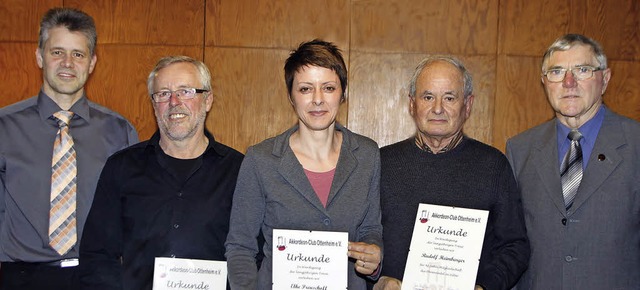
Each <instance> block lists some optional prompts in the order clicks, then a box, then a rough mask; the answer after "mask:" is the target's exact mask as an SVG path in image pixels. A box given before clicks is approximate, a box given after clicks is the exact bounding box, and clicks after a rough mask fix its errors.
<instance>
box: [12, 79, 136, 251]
mask: <svg viewBox="0 0 640 290" xmlns="http://www.w3.org/2000/svg"><path fill="white" fill-rule="evenodd" d="M60 110H61V109H60V107H59V106H58V105H57V104H56V103H55V102H54V101H53V100H52V99H51V98H49V97H48V96H47V95H45V94H44V92H42V91H41V92H40V93H39V95H38V96H36V97H32V98H29V99H27V100H24V101H21V102H18V103H15V104H13V105H9V106H7V107H4V108H2V109H0V261H1V262H12V261H14V262H15V261H24V262H48V261H55V260H60V259H64V258H77V257H78V249H79V247H78V244H76V245H75V246H74V247H73V248H72V249H71V250H70V251H69V252H68V253H66V254H65V255H64V256H60V255H59V254H58V253H57V252H56V251H55V250H53V249H52V248H51V247H50V246H49V236H48V231H49V208H50V205H49V198H50V194H51V193H50V191H51V157H52V154H53V141H54V139H55V136H56V133H57V131H58V125H57V123H56V122H55V121H54V120H53V119H52V118H51V116H52V115H53V113H55V112H57V111H60ZM70 111H72V112H74V116H73V119H71V122H70V124H69V134H70V135H71V137H73V139H74V143H75V144H74V148H75V150H76V155H77V168H78V176H77V178H78V179H77V204H76V206H77V209H76V218H77V220H76V222H77V226H78V238H80V237H81V235H82V226H83V225H84V223H85V220H86V217H87V214H88V213H89V208H90V207H91V202H92V200H93V194H94V192H95V189H96V183H97V182H98V176H99V175H100V170H102V166H103V165H104V163H105V162H106V160H107V158H108V157H109V156H110V155H111V154H113V153H114V152H116V151H118V150H120V149H122V148H125V147H127V146H129V145H132V144H135V143H137V142H138V135H137V133H136V131H135V129H134V128H133V126H132V125H131V123H129V122H128V121H127V120H126V119H124V118H123V117H122V116H120V115H118V114H117V113H115V112H113V111H111V110H109V109H107V108H104V107H102V106H100V105H97V104H95V103H93V102H90V101H89V100H87V98H86V97H82V98H80V99H79V100H78V101H77V102H76V103H75V104H74V105H73V106H72V107H71V108H70ZM79 242H80V240H79Z"/></svg>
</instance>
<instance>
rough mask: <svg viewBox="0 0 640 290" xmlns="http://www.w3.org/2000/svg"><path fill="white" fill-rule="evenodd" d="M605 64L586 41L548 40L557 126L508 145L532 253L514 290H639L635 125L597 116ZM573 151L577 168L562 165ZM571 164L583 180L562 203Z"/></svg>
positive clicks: (639, 128) (545, 67) (545, 70)
mask: <svg viewBox="0 0 640 290" xmlns="http://www.w3.org/2000/svg"><path fill="white" fill-rule="evenodd" d="M606 61H607V60H606V56H605V55H604V53H603V51H602V48H601V47H600V45H599V44H598V43H597V42H595V41H594V40H592V39H590V38H588V37H585V36H583V35H576V34H568V35H565V36H563V37H561V38H559V39H558V40H556V41H555V42H554V43H553V44H552V45H551V46H550V47H549V49H548V50H547V52H546V53H545V55H544V57H543V61H542V83H543V85H544V88H545V91H546V94H547V97H548V99H549V103H550V104H551V106H552V107H553V109H554V110H555V112H556V118H555V119H553V120H551V121H549V122H546V123H544V124H542V125H539V126H537V127H534V128H532V129H530V130H528V131H525V132H523V133H521V134H519V135H518V136H516V137H514V138H512V139H510V140H509V141H508V142H507V157H508V158H509V161H510V162H511V165H512V168H513V170H514V173H515V176H516V179H517V181H518V186H519V187H520V189H521V191H522V205H523V207H524V213H525V222H526V225H527V233H528V235H529V240H530V243H531V261H530V265H529V269H528V270H527V272H525V274H524V275H523V276H522V278H521V279H520V281H519V283H518V289H519V290H520V289H545V290H546V289H640V199H639V198H640V181H639V180H640V123H638V122H637V121H634V120H631V119H628V118H625V117H622V116H620V115H618V114H616V113H614V112H612V111H611V110H609V109H608V108H607V107H606V106H604V104H603V101H602V95H603V94H604V92H605V90H606V88H607V84H608V82H609V79H610V78H611V72H610V69H609V68H607V62H606ZM572 130H577V131H579V132H580V133H581V135H582V138H577V140H578V141H577V142H576V141H574V145H571V143H572V141H571V140H569V139H568V138H567V135H568V133H569V132H570V131H572ZM578 144H579V145H578ZM577 147H579V148H580V149H581V156H582V161H579V159H580V158H579V157H578V158H567V157H566V156H565V155H566V154H567V152H570V151H576V152H578V153H580V150H579V149H578V150H576V148H577ZM576 156H580V154H577V155H576ZM565 159H566V161H565ZM573 159H577V160H578V162H582V164H581V165H582V166H577V168H579V169H582V171H581V175H582V177H581V178H580V177H578V178H577V181H576V182H577V184H579V185H578V186H577V193H575V195H574V197H571V196H572V194H567V192H568V191H569V190H568V188H569V187H570V186H568V185H567V184H569V183H570V182H563V181H561V180H562V179H563V178H561V168H565V167H568V166H566V165H565V163H571V162H569V160H573ZM577 164H578V165H580V163H577ZM569 167H570V166H569ZM569 171H570V170H569ZM567 174H568V173H567ZM564 179H567V178H566V177H565V178H564ZM563 183H564V184H565V192H564V194H565V195H567V197H565V196H563Z"/></svg>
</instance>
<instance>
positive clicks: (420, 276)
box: [402, 204, 489, 290]
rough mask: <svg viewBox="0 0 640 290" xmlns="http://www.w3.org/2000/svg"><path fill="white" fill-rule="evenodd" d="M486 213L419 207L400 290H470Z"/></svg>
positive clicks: (476, 272)
mask: <svg viewBox="0 0 640 290" xmlns="http://www.w3.org/2000/svg"><path fill="white" fill-rule="evenodd" d="M488 216H489V212H488V211H486V210H477V209H468V208H460V207H451V206H439V205H431V204H420V205H419V206H418V213H417V215H416V220H415V224H414V227H413V236H412V237H411V246H410V247H409V256H408V257H407V265H406V267H405V272H404V277H403V279H402V290H427V289H438V290H440V289H442V290H472V289H474V287H475V281H476V275H477V274H478V265H479V263H480V254H481V252H482V243H483V241H484V234H485V230H486V226H487V218H488Z"/></svg>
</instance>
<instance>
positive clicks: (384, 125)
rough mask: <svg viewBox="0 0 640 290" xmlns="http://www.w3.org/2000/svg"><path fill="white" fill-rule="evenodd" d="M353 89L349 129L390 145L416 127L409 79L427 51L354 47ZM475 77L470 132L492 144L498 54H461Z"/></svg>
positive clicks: (406, 135)
mask: <svg viewBox="0 0 640 290" xmlns="http://www.w3.org/2000/svg"><path fill="white" fill-rule="evenodd" d="M351 57H352V61H351V64H352V66H351V67H352V69H351V72H350V78H351V79H350V81H351V84H350V89H349V98H350V101H349V128H350V129H352V130H353V131H355V132H358V133H360V134H363V135H365V136H368V137H370V138H372V139H374V140H376V141H377V142H378V145H379V146H385V145H388V144H392V143H395V142H398V141H400V140H403V139H405V138H407V137H409V136H411V135H412V134H413V133H414V132H415V125H414V122H413V120H412V118H411V116H410V115H409V99H408V94H409V90H408V87H409V81H410V78H411V76H412V74H413V71H414V69H415V67H416V65H417V64H418V63H419V62H420V61H421V60H422V59H423V58H424V57H426V55H424V54H373V53H358V52H353V53H352V55H351ZM459 58H460V59H461V61H462V62H463V63H465V66H466V67H467V69H468V70H469V71H470V72H471V74H472V76H473V78H474V95H475V100H474V105H473V108H472V113H471V117H470V119H469V120H468V121H467V122H466V124H465V127H464V131H465V133H466V134H467V135H469V136H471V137H472V138H476V139H478V140H480V141H482V142H485V143H488V144H491V137H492V136H491V122H492V119H491V116H492V114H493V98H494V97H493V96H494V95H495V94H494V92H495V73H494V72H495V63H496V61H495V59H494V58H493V57H462V56H460V57H459Z"/></svg>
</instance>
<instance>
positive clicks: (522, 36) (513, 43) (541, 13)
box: [499, 1, 572, 66]
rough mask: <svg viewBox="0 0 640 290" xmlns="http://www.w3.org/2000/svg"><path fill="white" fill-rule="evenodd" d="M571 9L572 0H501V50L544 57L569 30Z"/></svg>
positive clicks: (501, 52)
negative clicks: (555, 41) (551, 46)
mask: <svg viewBox="0 0 640 290" xmlns="http://www.w3.org/2000/svg"><path fill="white" fill-rule="evenodd" d="M571 8H572V7H571V5H570V1H501V2H500V27H499V31H500V45H499V53H500V54H506V55H521V56H540V57H542V54H543V53H544V51H545V50H546V49H547V47H548V46H549V45H550V44H551V43H552V42H553V40H555V39H556V38H558V37H560V36H561V35H562V34H564V33H566V32H565V31H568V30H569V17H570V9H571ZM538 66H539V65H538Z"/></svg>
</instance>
